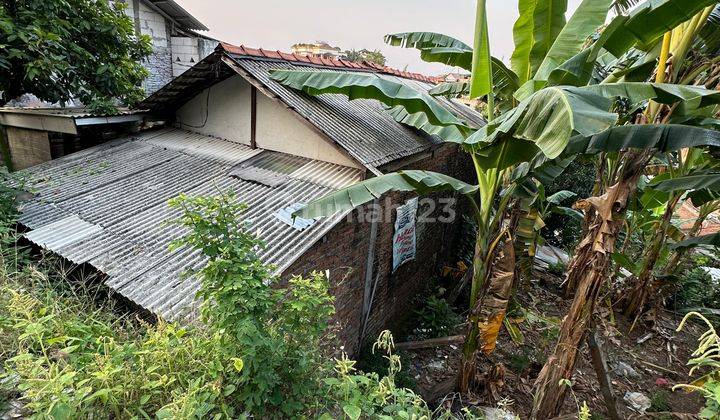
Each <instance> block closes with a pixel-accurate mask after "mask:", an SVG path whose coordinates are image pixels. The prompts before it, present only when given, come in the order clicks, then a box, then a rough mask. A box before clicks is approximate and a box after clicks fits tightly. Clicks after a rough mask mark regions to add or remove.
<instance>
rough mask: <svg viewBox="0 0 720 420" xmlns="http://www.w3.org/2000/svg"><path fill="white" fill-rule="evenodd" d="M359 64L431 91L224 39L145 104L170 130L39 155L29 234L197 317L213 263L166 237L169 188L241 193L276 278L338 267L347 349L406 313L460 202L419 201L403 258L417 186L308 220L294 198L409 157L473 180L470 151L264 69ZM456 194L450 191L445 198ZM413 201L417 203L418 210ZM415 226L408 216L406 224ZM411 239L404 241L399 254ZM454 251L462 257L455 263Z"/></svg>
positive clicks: (170, 232)
mask: <svg viewBox="0 0 720 420" xmlns="http://www.w3.org/2000/svg"><path fill="white" fill-rule="evenodd" d="M308 68H318V69H323V70H325V71H339V72H363V73H371V74H375V75H377V77H382V78H386V79H390V80H394V81H396V82H400V83H403V84H406V85H409V86H412V87H413V88H415V89H423V90H428V89H430V88H431V87H432V86H433V84H432V83H429V81H430V80H431V79H429V78H426V77H424V76H421V75H418V74H413V73H407V72H400V71H398V70H394V69H390V68H382V69H378V68H375V67H369V66H366V65H360V64H357V63H351V62H347V61H340V60H330V59H325V58H323V59H320V58H308V57H303V56H299V55H294V54H285V53H281V52H278V51H268V50H262V49H251V48H247V47H235V46H231V45H228V44H221V45H220V46H219V47H218V49H217V50H216V51H215V52H214V53H213V54H211V55H209V56H208V57H206V58H205V59H204V60H202V61H201V62H199V63H198V64H196V65H195V66H194V67H192V68H191V69H189V70H188V71H187V72H185V73H184V74H182V75H181V76H179V77H177V78H176V79H174V80H173V81H172V82H171V83H170V84H168V85H167V86H165V87H163V88H162V89H160V90H158V91H157V92H156V93H155V94H154V95H152V96H150V97H149V98H148V99H147V100H145V101H144V102H143V103H142V104H141V105H140V107H142V108H143V109H144V110H146V111H147V112H148V113H149V114H150V115H152V118H155V119H159V120H166V121H167V122H168V126H167V127H166V128H162V129H159V130H147V131H143V132H140V133H138V134H136V135H133V136H131V137H128V138H123V139H117V140H113V141H111V142H108V143H105V144H102V145H99V146H95V147H92V148H89V149H87V150H84V151H81V152H78V153H74V154H71V155H68V156H65V157H62V158H60V159H57V160H53V161H50V162H46V163H44V164H41V165H39V166H35V167H32V168H30V169H28V170H26V171H24V174H25V175H26V176H27V179H28V184H27V185H28V189H29V191H32V192H34V196H33V198H31V199H29V201H27V202H25V203H23V204H22V206H21V211H22V215H21V217H20V221H21V223H22V224H23V225H24V226H26V227H27V228H28V229H29V231H28V233H27V234H26V237H27V239H29V240H30V241H32V242H34V243H36V244H38V245H40V246H42V247H44V248H46V249H48V250H51V251H53V252H56V253H58V254H59V255H61V256H63V257H65V258H67V259H68V260H70V261H72V262H74V263H77V264H87V265H89V266H92V267H94V268H95V269H97V270H99V271H100V272H102V273H104V274H105V275H106V277H105V280H104V281H105V284H106V285H107V286H108V287H110V288H111V289H112V290H114V291H115V292H117V293H119V294H120V295H122V296H124V297H126V298H128V299H129V300H131V301H132V302H134V303H135V304H137V305H139V306H141V307H142V308H145V309H146V310H148V311H150V312H152V313H154V314H157V315H159V316H162V317H164V318H166V319H169V320H173V321H181V322H193V320H194V319H195V317H196V315H197V305H198V302H197V301H196V298H195V293H196V291H197V290H198V288H199V280H198V277H197V276H196V275H192V273H189V274H187V275H186V274H185V273H188V271H189V270H192V269H199V268H201V267H202V266H203V265H204V264H205V261H206V259H205V258H204V256H203V255H201V254H200V253H199V252H198V251H195V250H192V249H186V248H180V249H176V250H174V251H170V250H169V248H168V245H169V244H170V242H171V241H172V240H174V239H177V238H180V237H182V236H183V235H184V234H185V233H186V231H185V230H184V229H182V228H180V227H178V226H177V225H174V224H171V223H168V222H171V221H172V220H173V219H176V218H177V217H178V211H176V210H173V209H170V208H169V207H168V205H167V201H168V199H170V198H172V197H175V196H177V195H178V194H179V193H181V192H184V193H186V194H189V195H200V194H202V195H208V194H218V193H219V192H220V191H227V190H230V191H233V192H234V193H235V194H236V197H237V198H236V199H237V200H238V201H240V202H244V203H246V204H248V206H249V209H248V210H247V212H246V213H245V214H243V215H242V217H243V218H244V219H245V220H246V221H247V222H248V223H250V229H252V231H254V232H256V233H257V235H258V236H259V238H260V239H261V240H263V241H264V242H265V243H266V244H267V247H266V248H264V249H263V250H262V251H261V252H260V257H261V259H262V260H263V262H265V263H267V264H271V265H272V266H273V267H274V269H275V273H277V275H279V276H280V277H281V278H282V279H287V278H288V277H290V276H293V275H303V274H308V273H310V272H311V271H313V270H318V271H322V272H325V271H326V270H327V272H328V273H329V276H330V282H331V292H332V293H333V294H334V296H335V298H336V300H335V306H336V309H337V315H336V319H337V321H338V322H339V323H340V327H341V328H340V330H339V332H338V336H339V338H340V339H341V340H342V341H343V342H344V344H345V345H346V349H347V350H348V351H349V352H351V353H352V352H355V351H357V350H358V348H359V346H360V344H361V343H362V342H364V341H367V339H370V338H373V337H375V336H376V335H377V333H378V332H380V331H381V330H382V329H385V328H392V327H395V326H397V325H398V323H400V322H401V321H402V320H404V319H406V318H407V317H408V316H409V315H412V313H413V310H414V309H415V307H416V304H417V301H416V298H417V297H418V296H419V295H420V293H421V292H422V291H423V290H424V289H425V288H426V287H427V286H428V282H429V281H430V279H432V278H433V276H435V275H436V274H437V273H438V268H439V266H440V265H442V264H444V263H446V262H447V261H448V258H450V257H449V255H451V252H452V251H453V246H454V243H455V237H456V236H457V235H456V233H457V230H458V226H459V219H460V217H459V216H458V217H456V218H455V219H454V221H453V222H446V223H440V222H434V221H432V220H431V219H428V216H438V215H442V214H443V213H444V212H446V211H449V210H452V209H455V210H457V208H456V207H452V206H451V207H448V208H444V207H445V205H444V202H443V203H441V204H440V205H438V206H437V208H433V206H434V203H437V202H432V203H431V202H423V201H421V202H420V205H419V208H418V209H417V211H416V212H410V213H408V214H412V215H415V216H417V221H416V222H415V223H414V224H411V225H408V226H411V227H414V229H415V238H416V251H415V253H414V258H412V259H411V260H410V261H408V262H406V263H404V264H403V265H401V266H399V267H397V269H396V270H394V269H393V251H394V245H393V244H394V238H393V235H394V234H395V222H396V220H395V219H396V216H397V211H396V210H395V207H396V206H398V205H403V204H407V203H411V204H412V200H410V199H411V198H412V197H413V195H412V194H410V193H403V194H400V193H397V194H389V195H388V196H387V197H383V198H382V199H380V200H378V204H379V205H380V206H381V213H380V215H381V219H376V218H373V217H371V216H372V215H373V214H374V213H372V212H369V209H370V205H365V206H363V207H361V208H359V209H355V210H352V211H348V212H345V213H342V214H338V215H335V216H334V217H329V218H324V219H319V220H303V219H295V220H293V219H292V218H291V217H290V214H291V213H292V212H293V210H294V209H296V208H298V206H300V205H302V204H303V203H308V202H310V201H312V200H315V199H317V198H320V197H323V196H325V195H327V194H328V193H330V192H332V191H335V190H337V189H339V188H343V187H346V186H349V185H352V184H353V183H356V182H357V181H359V180H362V179H366V178H369V177H373V176H377V175H379V174H382V173H388V172H391V171H395V170H399V169H424V170H432V171H437V172H443V173H447V174H450V175H454V176H456V177H459V178H467V177H468V176H469V174H470V172H471V164H469V162H468V159H467V155H465V154H463V153H460V152H459V146H458V145H457V144H451V143H444V142H441V141H440V140H439V139H438V138H435V137H431V136H428V135H425V134H423V133H421V132H419V131H417V130H414V129H412V128H410V127H408V126H405V125H402V124H399V123H397V122H396V121H395V120H394V119H393V118H392V117H391V116H390V115H389V114H388V113H387V112H385V110H384V108H383V106H382V105H381V104H380V103H379V102H377V101H373V100H355V101H349V100H348V99H347V98H346V97H345V96H342V95H321V96H319V97H312V96H309V95H306V94H304V93H302V92H298V91H295V90H292V89H289V88H286V87H284V86H282V85H280V84H278V83H276V82H275V81H273V80H271V79H270V73H269V72H270V70H272V69H308ZM440 101H441V103H442V104H444V106H446V107H447V108H448V109H449V110H450V111H451V112H453V113H454V114H456V115H457V116H458V117H460V118H462V119H464V120H466V121H467V122H468V124H470V125H471V126H475V127H479V126H481V125H482V124H484V122H483V120H482V119H481V118H480V116H479V115H478V114H477V113H475V112H474V111H472V110H470V109H469V108H467V107H465V106H463V105H460V104H458V103H456V102H452V101H449V100H445V99H440ZM434 197H435V198H439V197H442V198H453V195H452V194H450V193H446V194H444V195H435V196H434ZM410 208H411V207H410ZM408 226H406V228H407V227H408ZM405 251H407V249H406V250H405ZM450 262H451V263H454V262H455V261H450Z"/></svg>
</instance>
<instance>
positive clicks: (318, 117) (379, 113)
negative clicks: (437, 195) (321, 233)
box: [234, 57, 441, 167]
mask: <svg viewBox="0 0 720 420" xmlns="http://www.w3.org/2000/svg"><path fill="white" fill-rule="evenodd" d="M234 58H235V61H236V62H237V64H238V65H239V66H241V67H242V68H243V69H244V70H245V71H247V72H248V73H250V74H251V75H252V76H253V77H254V78H256V79H257V80H259V81H260V82H261V83H262V84H263V85H265V86H266V87H267V88H268V89H269V90H270V91H271V92H272V93H273V94H275V95H277V96H278V97H280V99H282V101H283V102H285V103H286V104H288V105H289V106H290V107H292V108H293V109H294V110H295V111H296V112H298V113H299V114H300V115H301V116H303V117H304V118H306V119H307V120H308V121H310V122H311V123H312V124H313V125H315V126H316V127H317V128H318V129H320V130H321V131H322V132H324V133H325V134H326V135H327V136H328V137H330V138H331V139H332V140H333V141H335V142H336V143H338V144H339V145H340V146H341V147H343V148H344V149H345V150H347V151H348V153H349V154H350V155H351V156H352V157H354V158H355V159H357V160H358V161H360V162H362V163H363V164H365V165H369V166H373V167H377V166H381V165H384V164H386V163H388V162H392V161H394V160H396V159H400V158H403V157H406V156H411V155H414V154H416V153H420V152H423V151H426V150H428V149H430V148H431V147H432V146H433V145H435V144H440V143H441V140H440V139H438V138H436V137H432V136H428V135H424V134H423V133H420V132H419V131H417V130H414V129H412V128H410V127H408V126H405V125H402V124H400V123H398V122H396V121H395V120H394V119H393V118H392V117H391V116H390V115H388V113H387V112H385V110H384V108H383V105H382V104H381V103H380V102H378V101H374V100H369V99H356V100H354V101H350V100H348V98H347V97H346V96H344V95H335V94H325V95H320V96H316V97H313V96H310V95H307V94H306V93H304V92H300V91H296V90H293V89H291V88H288V87H285V86H283V85H281V84H280V83H278V82H276V81H274V80H272V79H271V78H270V70H272V69H300V68H301V67H299V66H297V65H294V64H292V63H288V62H280V61H265V60H257V59H252V58H242V57H234ZM327 71H331V70H327ZM378 77H388V78H393V77H394V76H381V75H379V76H378ZM394 80H402V81H407V80H406V79H400V78H394ZM408 82H412V83H418V84H424V85H425V89H429V88H430V85H429V84H425V83H422V82H417V81H408Z"/></svg>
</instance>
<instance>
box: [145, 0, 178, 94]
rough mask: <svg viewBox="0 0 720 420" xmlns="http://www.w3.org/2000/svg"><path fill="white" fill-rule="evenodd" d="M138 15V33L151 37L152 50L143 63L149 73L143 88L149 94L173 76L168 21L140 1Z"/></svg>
mask: <svg viewBox="0 0 720 420" xmlns="http://www.w3.org/2000/svg"><path fill="white" fill-rule="evenodd" d="M138 16H139V29H140V33H141V34H144V35H148V36H150V38H151V39H152V47H153V52H152V54H151V55H150V56H149V57H148V58H147V59H146V61H145V63H144V64H145V66H146V67H147V69H148V71H149V73H150V74H149V75H148V78H147V79H146V80H145V90H146V91H147V93H148V94H151V93H153V92H155V91H156V90H158V89H160V88H161V87H163V86H164V85H165V84H166V83H167V82H169V81H170V80H172V78H173V66H172V43H171V42H172V41H171V37H170V31H171V28H170V22H168V21H167V20H166V19H165V17H164V16H163V15H161V14H160V13H158V12H156V11H155V10H153V9H151V8H150V7H149V6H147V5H146V4H145V2H142V1H140V2H139V9H138Z"/></svg>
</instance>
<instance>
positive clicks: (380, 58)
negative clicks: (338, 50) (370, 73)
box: [344, 48, 386, 66]
mask: <svg viewBox="0 0 720 420" xmlns="http://www.w3.org/2000/svg"><path fill="white" fill-rule="evenodd" d="M344 54H345V56H346V57H347V59H348V60H350V61H354V62H356V63H361V62H363V61H369V62H372V63H375V64H377V65H380V66H384V65H385V62H386V59H385V55H383V53H381V52H380V50H373V51H370V50H367V49H365V48H363V49H362V50H360V51H357V50H348V51H345V53H344Z"/></svg>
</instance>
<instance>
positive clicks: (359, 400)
mask: <svg viewBox="0 0 720 420" xmlns="http://www.w3.org/2000/svg"><path fill="white" fill-rule="evenodd" d="M394 349H395V344H394V342H393V338H392V335H391V334H390V332H389V331H384V332H383V333H381V334H380V337H379V338H378V340H377V342H376V343H375V345H374V346H373V352H375V351H381V352H383V353H384V354H385V355H384V356H383V357H385V359H387V361H388V363H389V367H388V375H387V376H385V377H383V378H381V377H380V376H379V375H378V374H377V373H365V374H363V373H361V372H357V371H356V370H355V362H354V361H352V360H349V359H348V358H347V357H344V356H343V357H342V358H340V359H337V360H336V362H335V372H336V374H337V375H336V377H333V378H328V379H326V380H325V383H326V384H327V385H328V387H329V392H330V394H331V395H332V396H333V400H335V401H336V403H337V405H338V408H340V409H341V410H342V413H339V411H340V410H338V413H336V414H335V415H333V416H330V415H329V414H326V415H324V416H323V417H322V418H326V419H331V418H340V417H344V418H349V419H351V420H357V419H359V418H381V419H430V418H432V416H433V413H432V411H431V410H430V409H429V408H428V407H427V404H426V403H425V401H423V399H422V398H420V397H419V396H418V395H416V394H415V393H414V392H412V391H411V390H409V389H405V388H400V387H398V386H397V385H396V383H395V376H396V375H397V373H398V372H400V371H401V369H402V364H401V361H400V357H399V356H398V355H397V354H395V353H394ZM338 414H339V415H338Z"/></svg>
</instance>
